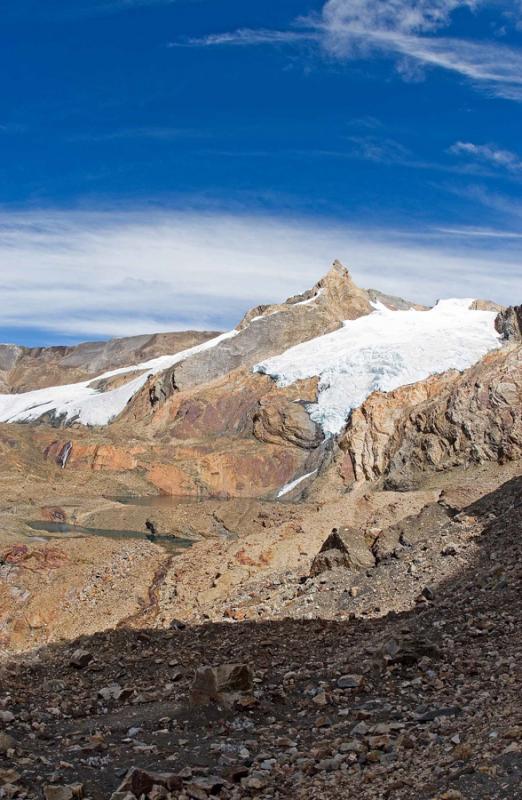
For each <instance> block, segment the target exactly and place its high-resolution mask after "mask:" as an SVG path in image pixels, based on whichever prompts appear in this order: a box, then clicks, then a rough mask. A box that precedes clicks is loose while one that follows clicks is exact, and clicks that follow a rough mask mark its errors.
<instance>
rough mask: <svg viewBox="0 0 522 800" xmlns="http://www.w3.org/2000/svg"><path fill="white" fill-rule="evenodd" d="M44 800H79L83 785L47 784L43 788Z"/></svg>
mask: <svg viewBox="0 0 522 800" xmlns="http://www.w3.org/2000/svg"><path fill="white" fill-rule="evenodd" d="M43 791H44V797H45V800H79V799H80V798H82V797H83V784H81V783H71V784H68V785H65V786H60V785H59V784H49V785H47V786H44V790H43Z"/></svg>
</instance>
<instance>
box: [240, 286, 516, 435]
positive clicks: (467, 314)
mask: <svg viewBox="0 0 522 800" xmlns="http://www.w3.org/2000/svg"><path fill="white" fill-rule="evenodd" d="M472 303H473V300H472V299H450V300H440V301H439V302H438V303H437V304H436V305H435V306H434V307H433V308H431V309H429V310H428V311H416V310H415V309H408V310H406V311H392V310H390V309H388V308H387V307H386V306H384V305H383V304H382V303H380V302H377V303H372V306H373V308H374V311H373V312H372V313H371V314H368V315H366V316H363V317H359V318H358V319H356V320H349V321H346V322H344V323H343V327H342V328H340V329H339V330H336V331H333V332H332V333H328V334H326V335H324V336H318V337H316V338H315V339H311V340H310V341H307V342H303V343H302V344H298V345H296V346H295V347H291V348H289V349H288V350H286V351H285V352H284V353H281V354H280V355H278V356H274V357H272V358H268V359H266V360H264V361H261V362H260V363H259V364H256V365H255V366H254V368H253V369H254V372H260V373H263V374H265V375H269V376H270V377H272V378H273V379H274V380H276V381H277V384H278V385H279V386H281V387H284V386H289V385H290V384H292V383H295V382H296V381H298V380H302V379H305V378H313V377H318V378H319V386H318V398H317V402H316V403H309V404H307V410H308V412H309V414H310V417H311V418H312V419H313V420H314V421H315V422H317V423H319V424H320V425H321V427H322V429H323V431H324V432H325V434H327V435H335V434H338V433H340V432H341V431H342V429H343V428H344V426H345V424H346V422H347V419H348V417H349V415H350V412H351V411H352V410H353V409H354V408H357V407H358V406H360V405H361V404H362V403H363V402H364V401H365V400H366V398H367V397H368V396H369V395H370V394H371V393H372V392H374V391H382V392H389V391H392V390H393V389H397V388H398V387H399V386H404V385H406V384H411V383H416V382H417V381H420V380H424V379H426V378H428V377H429V376H430V375H434V374H437V373H442V372H446V371H447V370H450V369H456V370H459V371H463V370H465V369H467V368H468V367H471V366H473V364H475V363H476V362H477V361H479V360H480V359H481V358H482V357H483V356H484V355H486V353H488V352H489V351H490V350H494V349H496V348H499V347H501V337H500V334H499V333H497V331H496V330H495V317H496V312H494V311H475V310H472V309H471V308H470V307H471V305H472Z"/></svg>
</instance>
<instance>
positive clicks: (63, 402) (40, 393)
mask: <svg viewBox="0 0 522 800" xmlns="http://www.w3.org/2000/svg"><path fill="white" fill-rule="evenodd" d="M237 334H238V331H237V330H232V331H228V332H227V333H222V334H220V335H219V336H215V337H214V338H213V339H208V340H207V341H206V342H203V343H202V344H198V345H195V347H189V348H188V349H187V350H181V351H180V352H179V353H174V354H173V355H165V356H159V357H158V358H153V359H151V360H150V361H143V362H142V363H141V364H134V365H132V366H129V367H120V368H119V369H113V370H110V371H109V372H104V373H103V374H102V375H98V376H97V377H95V378H90V379H89V380H88V381H81V382H80V383H69V384H66V385H65V386H50V387H49V388H48V389H36V390H34V391H32V392H23V393H22V394H1V395H0V422H30V421H33V420H37V419H39V418H40V417H41V416H43V415H44V414H47V413H52V414H54V416H56V417H63V419H64V421H71V420H74V421H76V422H81V423H82V424H83V425H107V424H108V423H109V422H110V421H111V420H112V419H114V417H117V416H118V414H121V412H122V411H123V409H124V408H125V406H126V405H127V403H128V402H129V400H131V398H132V397H134V395H135V394H136V392H138V391H139V390H140V389H141V388H142V387H143V386H144V385H145V383H146V382H147V379H148V378H149V376H150V375H155V374H156V373H158V372H162V371H163V370H165V369H169V368H170V367H173V366H174V365H175V364H179V363H180V362H181V361H185V360H186V359H187V358H191V356H194V355H196V354H197V353H202V352H204V351H205V350H210V349H211V348H213V347H216V345H218V344H220V342H223V341H225V340H226V339H231V338H232V337H234V336H237ZM133 372H140V373H143V374H141V375H139V376H138V377H137V378H134V380H131V381H129V382H128V383H126V384H124V385H123V386H119V387H118V388H117V389H111V390H109V391H107V392H101V391H100V390H99V389H96V388H93V384H96V383H97V381H102V380H108V379H109V378H114V377H115V376H117V375H127V374H131V373H133Z"/></svg>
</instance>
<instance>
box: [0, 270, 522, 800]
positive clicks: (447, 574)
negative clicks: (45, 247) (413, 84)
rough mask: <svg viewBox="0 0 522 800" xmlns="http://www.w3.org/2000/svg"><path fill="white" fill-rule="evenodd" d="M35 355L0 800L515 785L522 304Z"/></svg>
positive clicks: (343, 287) (16, 379) (373, 295)
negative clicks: (15, 798) (4, 798)
mask: <svg viewBox="0 0 522 800" xmlns="http://www.w3.org/2000/svg"><path fill="white" fill-rule="evenodd" d="M16 353H17V351H16V352H15V351H14V350H12V349H10V350H4V351H3V353H1V354H0V357H1V358H2V359H3V361H2V364H3V365H4V366H5V369H4V372H3V374H4V376H5V378H4V380H5V389H4V392H3V394H2V395H0V418H1V419H2V424H0V455H1V459H0V521H1V525H0V652H1V659H0V677H1V681H0V684H1V686H0V797H1V796H5V797H21V798H24V797H27V798H41V797H42V795H43V797H44V798H46V800H73V798H75V797H82V796H87V797H92V798H94V800H101V799H102V798H106V797H111V796H112V797H113V800H135V799H138V798H150V800H159V799H160V798H165V799H166V800H168V798H172V800H174V799H175V800H206V798H209V797H220V798H222V800H225V799H227V800H240V798H241V799H242V798H251V797H252V798H253V797H259V798H266V800H269V798H270V799H271V800H275V798H301V797H303V798H304V797H307V798H310V797H312V798H321V799H322V800H329V799H330V798H331V799H332V800H335V799H336V798H341V797H347V796H352V795H353V796H354V797H358V798H368V799H369V798H376V799H377V798H394V799H396V800H486V798H491V799H494V798H496V800H511V798H514V799H515V800H516V798H519V797H522V794H521V792H520V788H519V787H520V770H521V768H522V734H521V730H522V719H521V718H520V707H519V701H518V694H519V688H520V674H519V672H520V669H519V665H520V657H521V655H522V642H521V640H520V634H519V630H520V588H521V572H520V563H521V560H520V553H519V550H520V536H519V535H518V534H519V532H520V509H521V508H522V488H521V480H522V314H521V307H520V306H518V307H512V308H508V309H503V308H501V307H500V306H497V305H496V304H495V303H492V302H488V301H484V300H474V299H472V298H470V299H466V300H447V301H441V302H439V303H438V304H437V305H436V306H435V307H434V308H432V309H428V308H425V307H423V306H418V305H415V304H413V303H410V302H408V301H405V300H402V299H400V298H393V297H389V296H386V295H383V294H381V293H379V292H378V291H376V290H364V289H360V288H359V287H357V286H356V285H355V284H354V282H353V280H352V279H351V277H350V275H349V274H348V273H347V271H346V270H345V269H344V267H342V266H341V265H340V264H339V263H337V262H336V263H335V264H334V265H333V267H332V269H331V270H330V272H329V273H328V274H327V275H326V276H325V277H324V278H323V279H322V280H321V281H319V282H318V283H317V284H316V285H315V286H314V287H313V288H312V289H310V290H308V291H306V292H305V293H304V294H302V295H298V296H296V297H292V298H290V299H288V300H287V301H286V302H285V303H281V304H277V305H271V306H259V307H257V308H255V309H252V310H251V311H249V312H248V313H247V314H246V315H245V317H244V318H243V319H242V320H241V321H240V323H239V324H238V325H237V327H236V328H234V329H233V330H231V331H229V332H226V333H221V334H197V333H196V334H194V333H187V334H165V335H158V336H156V337H136V338H133V339H129V340H121V341H120V342H119V343H118V342H112V343H107V344H106V345H96V346H91V345H83V346H79V347H78V348H76V349H74V350H72V351H71V352H62V351H61V350H60V351H56V349H54V348H53V349H49V350H43V351H42V352H36V351H31V352H30V353H29V352H26V351H23V352H22V353H21V354H19V355H17V354H16ZM13 359H14V360H13Z"/></svg>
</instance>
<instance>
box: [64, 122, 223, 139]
mask: <svg viewBox="0 0 522 800" xmlns="http://www.w3.org/2000/svg"><path fill="white" fill-rule="evenodd" d="M208 135H209V134H208V133H206V132H205V131H202V130H196V129H189V128H171V127H161V126H153V125H149V126H146V127H136V128H119V129H115V130H106V131H91V132H87V133H82V134H79V135H77V136H75V137H73V138H74V141H86V142H110V141H116V140H120V139H155V140H157V141H166V142H168V141H173V140H177V139H184V138H190V139H194V138H198V139H201V138H205V137H207V136H208Z"/></svg>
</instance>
